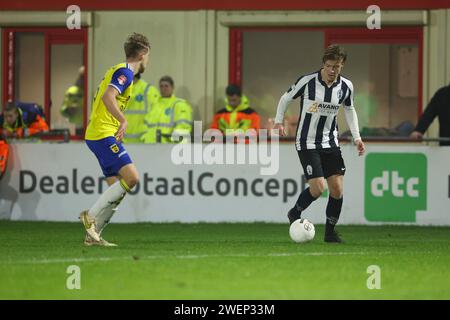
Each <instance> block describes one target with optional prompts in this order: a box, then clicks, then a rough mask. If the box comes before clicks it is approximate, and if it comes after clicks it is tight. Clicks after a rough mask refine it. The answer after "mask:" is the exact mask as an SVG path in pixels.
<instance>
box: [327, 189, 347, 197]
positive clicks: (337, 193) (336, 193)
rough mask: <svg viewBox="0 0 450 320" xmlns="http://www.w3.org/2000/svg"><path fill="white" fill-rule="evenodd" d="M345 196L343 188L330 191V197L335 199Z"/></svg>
mask: <svg viewBox="0 0 450 320" xmlns="http://www.w3.org/2000/svg"><path fill="white" fill-rule="evenodd" d="M343 195H344V190H343V188H337V189H331V190H330V196H331V197H333V198H334V199H340V198H342V196H343Z"/></svg>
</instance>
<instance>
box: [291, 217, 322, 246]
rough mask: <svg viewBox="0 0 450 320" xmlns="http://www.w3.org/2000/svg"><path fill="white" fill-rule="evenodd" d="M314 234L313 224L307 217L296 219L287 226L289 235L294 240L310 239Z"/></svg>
mask: <svg viewBox="0 0 450 320" xmlns="http://www.w3.org/2000/svg"><path fill="white" fill-rule="evenodd" d="M315 234H316V230H315V229H314V225H313V224H312V223H311V221H309V220H307V219H297V220H295V221H294V222H293V223H292V224H291V226H290V227H289V235H290V236H291V239H292V240H294V241H295V242H299V243H300V242H307V241H311V240H312V239H314V235H315Z"/></svg>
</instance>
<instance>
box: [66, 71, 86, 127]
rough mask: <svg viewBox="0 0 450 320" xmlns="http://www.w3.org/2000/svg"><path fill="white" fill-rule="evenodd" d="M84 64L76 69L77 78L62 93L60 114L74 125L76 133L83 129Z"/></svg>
mask: <svg viewBox="0 0 450 320" xmlns="http://www.w3.org/2000/svg"><path fill="white" fill-rule="evenodd" d="M83 88H84V66H81V67H80V68H79V69H78V79H77V81H76V82H75V84H74V85H72V86H70V87H69V88H68V89H67V90H66V92H65V93H64V101H63V103H62V106H61V114H62V115H63V116H64V117H66V118H67V119H68V120H69V122H70V123H73V124H74V125H75V130H76V134H77V135H81V134H82V131H83V103H84V99H83V98H84V90H83Z"/></svg>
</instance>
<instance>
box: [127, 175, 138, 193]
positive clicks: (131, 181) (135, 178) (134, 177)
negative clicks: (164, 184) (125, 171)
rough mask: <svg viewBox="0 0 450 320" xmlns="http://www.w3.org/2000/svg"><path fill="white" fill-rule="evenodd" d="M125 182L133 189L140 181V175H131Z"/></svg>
mask: <svg viewBox="0 0 450 320" xmlns="http://www.w3.org/2000/svg"><path fill="white" fill-rule="evenodd" d="M124 180H125V183H126V184H127V187H128V189H129V190H131V189H133V188H134V187H135V186H136V185H137V184H138V182H139V177H138V176H137V175H132V176H130V177H126V178H124Z"/></svg>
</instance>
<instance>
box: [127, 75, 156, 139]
mask: <svg viewBox="0 0 450 320" xmlns="http://www.w3.org/2000/svg"><path fill="white" fill-rule="evenodd" d="M159 96H160V95H159V92H158V89H157V88H156V87H155V86H152V85H151V84H149V83H147V82H146V81H145V80H143V79H141V74H140V73H137V74H135V76H134V79H133V92H132V94H131V99H130V100H131V101H130V102H128V107H127V109H126V110H125V118H126V119H127V121H128V127H127V131H126V133H125V137H124V139H123V141H124V143H142V141H141V137H142V135H143V134H144V133H145V132H146V131H147V125H146V124H145V122H144V119H145V117H146V116H147V114H148V113H149V112H150V110H151V109H152V108H153V106H154V105H155V103H156V101H157V100H158V98H159Z"/></svg>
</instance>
